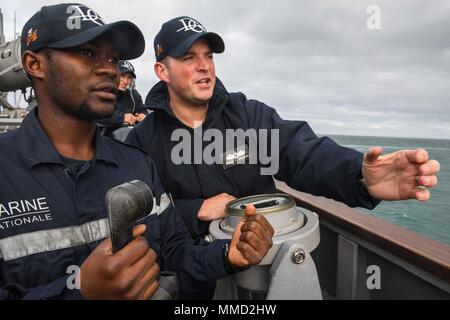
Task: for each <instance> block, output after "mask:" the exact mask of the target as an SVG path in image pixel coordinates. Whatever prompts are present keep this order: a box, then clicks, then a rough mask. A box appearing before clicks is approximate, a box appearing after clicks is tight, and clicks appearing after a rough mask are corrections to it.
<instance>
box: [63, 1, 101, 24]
mask: <svg viewBox="0 0 450 320" xmlns="http://www.w3.org/2000/svg"><path fill="white" fill-rule="evenodd" d="M66 12H67V13H68V14H71V16H70V17H68V18H67V21H66V25H67V28H69V29H70V30H73V29H81V22H82V21H91V22H94V23H95V24H98V25H99V26H104V25H105V22H104V21H103V19H102V18H101V17H100V16H99V15H98V14H97V13H96V12H95V11H94V10H92V9H91V8H89V7H86V6H85V5H71V6H69V7H67V11H66Z"/></svg>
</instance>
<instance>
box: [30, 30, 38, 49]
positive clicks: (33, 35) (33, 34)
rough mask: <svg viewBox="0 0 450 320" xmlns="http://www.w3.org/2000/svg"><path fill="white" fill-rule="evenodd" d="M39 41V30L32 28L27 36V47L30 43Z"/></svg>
mask: <svg viewBox="0 0 450 320" xmlns="http://www.w3.org/2000/svg"><path fill="white" fill-rule="evenodd" d="M37 39H38V35H37V29H34V30H33V28H31V29H30V30H28V34H27V47H28V46H29V45H30V43H32V42H34V41H36V40H37Z"/></svg>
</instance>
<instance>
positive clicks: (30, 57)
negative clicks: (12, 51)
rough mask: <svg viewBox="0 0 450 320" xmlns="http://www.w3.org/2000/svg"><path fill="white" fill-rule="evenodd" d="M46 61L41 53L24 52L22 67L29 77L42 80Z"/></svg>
mask: <svg viewBox="0 0 450 320" xmlns="http://www.w3.org/2000/svg"><path fill="white" fill-rule="evenodd" d="M46 62H47V61H46V59H45V57H44V56H43V54H41V53H36V52H32V51H29V50H27V51H25V52H24V54H23V56H22V66H23V68H24V70H25V72H26V73H28V75H29V76H30V77H33V78H38V79H43V78H44V77H45V75H44V69H45V68H46Z"/></svg>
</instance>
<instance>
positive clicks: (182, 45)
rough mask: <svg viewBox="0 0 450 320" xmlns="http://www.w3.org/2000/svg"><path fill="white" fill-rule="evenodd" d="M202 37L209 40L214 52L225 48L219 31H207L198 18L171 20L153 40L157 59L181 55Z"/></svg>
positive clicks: (222, 50) (184, 17)
mask: <svg viewBox="0 0 450 320" xmlns="http://www.w3.org/2000/svg"><path fill="white" fill-rule="evenodd" d="M200 39H206V40H208V42H209V46H210V47H211V50H212V52H214V53H222V52H224V50H225V44H224V42H223V40H222V38H221V37H220V36H219V35H218V34H217V33H214V32H207V31H206V28H205V27H204V26H203V25H202V24H201V23H200V22H198V21H197V20H195V19H193V18H191V17H187V16H183V17H178V18H174V19H172V20H169V21H167V22H165V23H164V24H163V25H162V26H161V30H159V32H158V34H157V35H156V37H155V40H154V42H153V46H154V49H155V58H156V61H161V60H163V59H164V58H166V57H167V56H171V57H174V58H178V57H181V56H183V55H184V54H186V52H187V51H188V50H189V48H190V47H192V45H193V44H194V42H196V41H198V40H200Z"/></svg>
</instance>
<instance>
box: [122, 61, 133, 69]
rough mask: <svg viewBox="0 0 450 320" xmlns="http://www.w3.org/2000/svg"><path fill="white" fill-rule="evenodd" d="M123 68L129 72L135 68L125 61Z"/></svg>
mask: <svg viewBox="0 0 450 320" xmlns="http://www.w3.org/2000/svg"><path fill="white" fill-rule="evenodd" d="M122 67H124V68H127V69H128V70H131V71H134V68H133V66H132V65H131V63H129V62H128V61H124V62H123V64H122Z"/></svg>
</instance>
